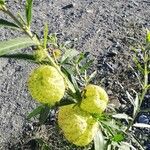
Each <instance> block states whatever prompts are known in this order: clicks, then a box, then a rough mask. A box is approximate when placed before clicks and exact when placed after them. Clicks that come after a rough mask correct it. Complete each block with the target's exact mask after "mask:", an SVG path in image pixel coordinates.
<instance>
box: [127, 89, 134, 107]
mask: <svg viewBox="0 0 150 150" xmlns="http://www.w3.org/2000/svg"><path fill="white" fill-rule="evenodd" d="M126 94H127V97H128V99H129V100H130V103H131V104H132V105H133V106H134V99H133V97H132V96H131V94H130V93H129V92H128V91H126Z"/></svg>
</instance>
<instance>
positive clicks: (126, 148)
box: [119, 142, 137, 150]
mask: <svg viewBox="0 0 150 150" xmlns="http://www.w3.org/2000/svg"><path fill="white" fill-rule="evenodd" d="M131 148H132V150H137V149H136V148H135V147H134V146H133V145H131V144H130V143H127V142H121V146H120V147H119V150H130V149H131Z"/></svg>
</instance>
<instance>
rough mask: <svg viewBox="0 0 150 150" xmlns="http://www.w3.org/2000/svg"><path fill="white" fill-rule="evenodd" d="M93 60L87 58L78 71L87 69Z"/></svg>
mask: <svg viewBox="0 0 150 150" xmlns="http://www.w3.org/2000/svg"><path fill="white" fill-rule="evenodd" d="M93 61H94V60H89V61H88V62H86V63H85V64H84V65H83V66H82V67H81V69H80V72H81V73H82V72H84V71H85V70H87V69H88V68H89V67H90V66H91V64H92V63H93Z"/></svg>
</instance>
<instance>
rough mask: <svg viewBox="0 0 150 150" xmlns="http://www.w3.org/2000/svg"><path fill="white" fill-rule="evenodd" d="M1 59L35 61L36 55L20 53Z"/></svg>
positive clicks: (4, 56)
mask: <svg viewBox="0 0 150 150" xmlns="http://www.w3.org/2000/svg"><path fill="white" fill-rule="evenodd" d="M0 57H3V58H14V59H24V60H31V61H35V58H34V55H31V54H21V53H19V54H10V55H2V56H0Z"/></svg>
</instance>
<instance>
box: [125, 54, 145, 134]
mask: <svg viewBox="0 0 150 150" xmlns="http://www.w3.org/2000/svg"><path fill="white" fill-rule="evenodd" d="M147 63H148V59H147V54H146V52H145V53H144V85H143V89H142V93H141V95H140V97H139V106H138V109H137V111H136V112H135V115H134V116H133V120H132V121H131V122H130V123H129V125H128V127H127V129H126V132H128V131H129V129H130V128H131V127H132V126H133V124H134V121H135V119H136V117H137V115H138V113H139V112H140V108H141V105H142V102H143V100H144V97H145V95H146V93H147V90H148V64H147Z"/></svg>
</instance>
